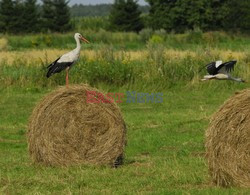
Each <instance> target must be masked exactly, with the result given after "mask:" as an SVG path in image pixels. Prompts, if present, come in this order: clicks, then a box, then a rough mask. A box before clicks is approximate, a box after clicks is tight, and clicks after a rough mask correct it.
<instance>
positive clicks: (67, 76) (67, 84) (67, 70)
mask: <svg viewBox="0 0 250 195" xmlns="http://www.w3.org/2000/svg"><path fill="white" fill-rule="evenodd" d="M68 86H69V68H66V87H68Z"/></svg>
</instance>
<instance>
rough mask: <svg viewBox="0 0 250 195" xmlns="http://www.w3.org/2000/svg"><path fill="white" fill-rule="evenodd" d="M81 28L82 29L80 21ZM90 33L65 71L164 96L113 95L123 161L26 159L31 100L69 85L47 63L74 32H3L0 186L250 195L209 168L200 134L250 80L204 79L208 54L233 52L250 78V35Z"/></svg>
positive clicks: (37, 190)
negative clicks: (118, 100) (58, 163)
mask: <svg viewBox="0 0 250 195" xmlns="http://www.w3.org/2000/svg"><path fill="white" fill-rule="evenodd" d="M79 31H80V28H79ZM83 34H84V35H85V37H86V38H87V39H88V40H89V41H90V42H91V44H89V45H83V46H82V52H81V59H80V61H79V62H78V63H77V64H76V65H75V66H74V67H73V68H72V70H71V71H70V83H71V84H76V83H77V84H78V83H88V84H90V85H91V86H94V87H97V88H99V89H101V90H104V91H107V92H123V93H126V91H136V92H145V93H153V92H161V93H163V94H164V95H163V102H162V103H144V104H143V103H126V102H123V103H122V104H119V106H120V108H121V110H122V113H123V116H124V119H125V121H126V124H127V127H128V131H127V133H128V134H127V140H128V144H127V147H126V151H125V162H124V165H123V166H121V167H119V168H117V169H113V168H110V167H105V166H101V167H98V166H91V165H89V166H87V165H84V166H72V167H67V168H65V167H64V168H61V167H43V166H39V165H34V164H32V162H31V161H30V159H29V156H28V151H27V142H26V130H27V123H28V119H29V116H30V114H31V112H32V109H33V108H34V106H35V105H36V103H37V102H38V101H39V100H40V99H41V98H42V97H43V96H45V95H46V94H47V93H49V92H50V91H52V90H54V89H55V88H57V87H58V86H59V85H64V84H65V74H64V73H61V74H58V75H54V76H53V77H51V78H50V79H47V78H46V77H45V74H46V66H47V65H48V64H49V63H50V62H51V61H52V60H53V59H55V58H56V57H58V56H60V55H61V54H63V53H65V52H66V51H68V50H70V49H73V48H74V46H75V45H74V44H75V43H74V40H73V38H72V35H73V33H68V34H63V35H62V34H39V35H26V36H17V35H15V36H14V35H1V36H0V94H1V96H0V194H59V193H60V194H61V193H62V194H79V193H80V194H102V193H105V194H135V193H137V194H146V193H149V194H249V193H250V190H249V189H244V188H234V187H232V188H228V189H225V188H219V187H216V186H214V185H213V184H212V183H211V179H210V177H209V173H208V170H207V165H206V159H205V148H204V141H205V140H204V133H205V130H206V128H207V127H208V124H209V120H210V117H211V115H212V114H213V113H214V112H215V111H216V110H217V109H218V108H219V107H220V106H221V105H222V103H223V102H224V101H225V100H226V99H227V98H229V97H230V96H232V95H233V94H234V93H235V92H236V91H239V90H242V89H246V88H249V87H250V84H249V83H236V82H231V81H215V80H214V81H209V82H201V81H200V79H201V78H202V77H203V75H204V74H206V70H205V69H204V66H205V65H206V64H207V63H209V62H210V61H214V60H218V59H221V60H223V61H227V60H232V59H236V60H238V63H237V65H236V67H235V71H234V72H233V75H234V76H239V77H242V78H243V79H245V80H246V81H248V80H249V78H250V55H249V49H250V37H249V36H247V35H240V34H227V33H224V32H207V33H202V32H200V31H198V32H196V31H194V32H187V33H185V34H177V35H176V34H167V33H166V32H164V31H157V32H152V31H151V30H150V29H145V30H144V32H141V33H140V34H136V33H111V32H107V31H105V30H99V31H96V30H93V29H87V30H86V31H84V33H83Z"/></svg>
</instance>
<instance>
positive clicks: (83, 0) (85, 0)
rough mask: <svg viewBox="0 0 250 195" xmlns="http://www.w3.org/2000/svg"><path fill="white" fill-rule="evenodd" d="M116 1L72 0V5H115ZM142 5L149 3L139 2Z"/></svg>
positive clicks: (142, 0)
mask: <svg viewBox="0 0 250 195" xmlns="http://www.w3.org/2000/svg"><path fill="white" fill-rule="evenodd" d="M113 2H114V0H70V3H69V4H70V5H73V4H76V3H78V4H80V3H81V4H83V5H89V4H91V5H95V4H101V3H113ZM138 2H139V4H140V5H146V4H147V3H146V2H145V1H144V0H139V1H138Z"/></svg>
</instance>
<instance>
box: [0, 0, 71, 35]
mask: <svg viewBox="0 0 250 195" xmlns="http://www.w3.org/2000/svg"><path fill="white" fill-rule="evenodd" d="M71 28H72V26H71V23H70V10H69V7H68V1H65V0H42V5H38V4H37V1H36V0H23V1H19V0H15V1H13V0H0V32H2V33H31V32H32V33H33V32H48V31H50V32H65V31H68V30H70V29H71Z"/></svg>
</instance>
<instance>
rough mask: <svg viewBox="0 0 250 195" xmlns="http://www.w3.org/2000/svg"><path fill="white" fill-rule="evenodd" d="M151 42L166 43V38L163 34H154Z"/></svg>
mask: <svg viewBox="0 0 250 195" xmlns="http://www.w3.org/2000/svg"><path fill="white" fill-rule="evenodd" d="M148 42H149V43H150V44H159V43H161V44H162V43H164V38H163V37H162V36H161V35H156V34H154V35H153V36H152V37H151V38H150V39H149V41H148Z"/></svg>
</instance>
